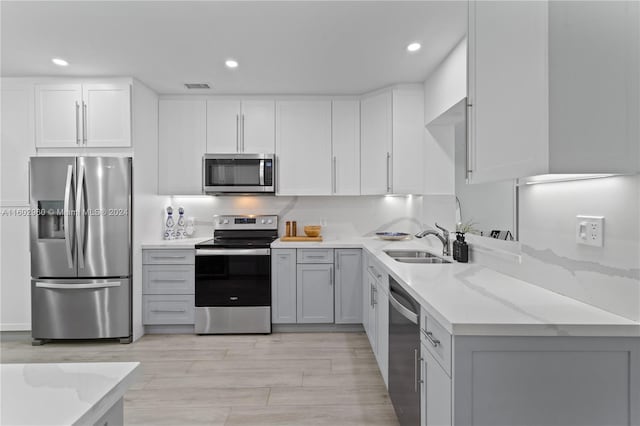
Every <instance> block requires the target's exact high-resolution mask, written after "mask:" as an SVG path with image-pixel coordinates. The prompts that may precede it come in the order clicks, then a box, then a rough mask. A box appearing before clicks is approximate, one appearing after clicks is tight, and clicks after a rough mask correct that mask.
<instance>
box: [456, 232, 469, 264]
mask: <svg viewBox="0 0 640 426" xmlns="http://www.w3.org/2000/svg"><path fill="white" fill-rule="evenodd" d="M453 259H454V260H457V261H458V262H460V263H467V262H469V245H468V244H467V243H466V241H465V240H464V232H456V240H455V241H454V242H453Z"/></svg>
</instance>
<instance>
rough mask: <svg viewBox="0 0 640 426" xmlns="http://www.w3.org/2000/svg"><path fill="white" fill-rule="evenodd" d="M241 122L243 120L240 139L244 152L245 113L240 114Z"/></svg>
mask: <svg viewBox="0 0 640 426" xmlns="http://www.w3.org/2000/svg"><path fill="white" fill-rule="evenodd" d="M240 122H241V126H240V128H241V129H242V139H240V141H241V142H240V144H241V145H240V148H242V152H244V114H242V115H241V116H240Z"/></svg>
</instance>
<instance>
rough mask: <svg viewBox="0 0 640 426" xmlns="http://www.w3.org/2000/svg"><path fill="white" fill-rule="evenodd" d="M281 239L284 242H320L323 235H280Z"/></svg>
mask: <svg viewBox="0 0 640 426" xmlns="http://www.w3.org/2000/svg"><path fill="white" fill-rule="evenodd" d="M280 241H284V242H294V241H297V242H301V241H308V242H319V241H322V235H321V236H319V237H280Z"/></svg>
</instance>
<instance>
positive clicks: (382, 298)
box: [362, 255, 389, 386]
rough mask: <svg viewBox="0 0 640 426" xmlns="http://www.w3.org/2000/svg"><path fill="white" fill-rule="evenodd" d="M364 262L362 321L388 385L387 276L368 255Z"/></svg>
mask: <svg viewBox="0 0 640 426" xmlns="http://www.w3.org/2000/svg"><path fill="white" fill-rule="evenodd" d="M364 264H365V268H364V269H365V272H364V279H363V288H362V291H363V297H362V302H363V307H362V310H363V320H362V323H363V325H364V329H365V332H366V333H367V337H368V338H369V343H370V344H371V350H372V351H373V354H374V355H375V357H376V361H377V363H378V368H379V369H380V373H381V374H382V378H383V379H384V383H385V385H387V386H389V276H388V275H387V274H386V273H384V272H383V270H382V268H381V267H380V266H379V265H378V264H377V263H375V262H374V261H373V258H372V257H371V256H369V255H367V256H366V257H365V261H364Z"/></svg>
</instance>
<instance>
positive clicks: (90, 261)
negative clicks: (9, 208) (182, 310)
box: [29, 157, 132, 344]
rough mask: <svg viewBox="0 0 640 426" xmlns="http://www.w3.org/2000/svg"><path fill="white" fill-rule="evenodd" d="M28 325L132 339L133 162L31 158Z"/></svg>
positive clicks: (39, 339)
mask: <svg viewBox="0 0 640 426" xmlns="http://www.w3.org/2000/svg"><path fill="white" fill-rule="evenodd" d="M29 169H30V199H31V201H30V203H31V212H30V213H31V218H30V234H31V326H32V337H33V342H34V344H40V343H43V342H44V341H45V340H48V339H97V338H119V339H120V341H121V342H123V343H124V342H130V341H131V335H132V333H131V158H126V157H32V158H31V159H30V168H29Z"/></svg>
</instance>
